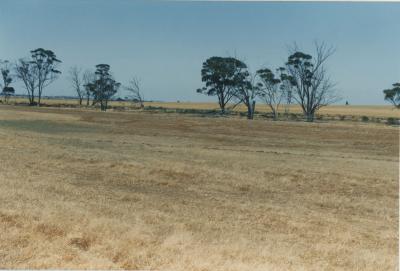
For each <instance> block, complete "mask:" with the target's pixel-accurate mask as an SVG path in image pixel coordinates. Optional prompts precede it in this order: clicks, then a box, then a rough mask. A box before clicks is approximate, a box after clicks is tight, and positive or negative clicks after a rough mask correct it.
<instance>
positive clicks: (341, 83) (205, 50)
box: [0, 0, 400, 104]
mask: <svg viewBox="0 0 400 271" xmlns="http://www.w3.org/2000/svg"><path fill="white" fill-rule="evenodd" d="M399 14H400V3H288V2H287V3H282V2H281V3H276V2H270V3H268V2H252V3H251V2H250V3H249V2H248V3H246V2H167V1H133V0H132V1H122V0H121V1H116V0H113V1H111V0H108V1H99V0H96V1H95V0H91V1H87V0H81V1H78V0H76V1H74V0H68V1H67V0H65V1H52V0H43V1H40V0H37V1H34V0H30V1H24V0H1V1H0V59H9V60H12V61H14V60H16V59H18V58H20V57H27V56H29V51H30V50H32V49H35V48H38V47H42V48H45V49H51V50H53V51H54V52H55V53H56V55H57V56H58V58H59V59H61V60H62V61H63V63H62V65H61V71H62V72H63V74H62V76H61V77H60V79H59V80H58V81H57V82H55V83H54V84H52V85H50V86H49V87H48V88H47V89H46V90H45V93H44V95H73V94H74V92H73V90H72V89H71V87H70V86H69V83H68V81H67V80H66V75H67V71H68V69H69V67H71V66H73V65H78V66H81V67H83V68H93V67H94V66H95V65H96V64H99V63H107V64H110V65H111V70H112V71H113V73H114V75H115V77H116V79H117V81H119V82H122V83H123V84H124V83H126V82H127V81H128V79H129V77H130V76H132V75H135V76H138V77H140V78H141V81H142V85H143V89H144V91H145V98H147V99H156V100H164V101H176V100H180V101H210V100H214V99H213V98H208V97H207V96H204V95H201V94H197V93H196V89H197V88H199V87H201V86H202V82H201V77H200V70H201V66H202V62H203V61H204V60H205V59H207V58H208V57H211V56H215V55H218V56H233V55H236V56H238V57H240V58H241V59H244V60H245V61H246V63H247V64H248V66H249V67H250V69H251V70H253V71H255V70H256V69H259V68H261V67H262V66H267V67H270V68H276V67H279V66H281V65H282V64H283V63H284V61H285V59H287V56H288V53H287V45H290V44H292V43H293V42H294V41H296V42H297V44H298V45H300V46H301V48H303V51H305V52H306V53H312V52H313V51H312V49H313V41H314V40H318V41H325V42H326V43H328V44H331V45H333V46H335V47H336V53H335V55H333V56H332V57H331V59H330V61H329V62H328V63H327V67H328V70H329V73H330V76H331V78H332V80H333V81H335V82H336V83H337V88H338V89H339V90H340V92H341V95H342V96H343V97H344V99H343V101H342V102H344V101H345V100H348V101H349V102H350V103H351V104H384V101H383V95H382V89H384V88H388V87H390V86H391V84H392V83H394V82H397V81H400V20H399ZM15 86H16V87H17V88H18V89H17V93H24V90H23V89H22V86H21V85H19V84H16V85H15ZM121 96H124V94H123V93H122V94H121Z"/></svg>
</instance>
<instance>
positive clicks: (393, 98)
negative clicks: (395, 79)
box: [383, 83, 400, 108]
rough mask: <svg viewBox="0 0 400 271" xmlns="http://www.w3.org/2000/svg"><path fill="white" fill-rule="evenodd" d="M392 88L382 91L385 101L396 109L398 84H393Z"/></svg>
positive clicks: (399, 93) (398, 101)
mask: <svg viewBox="0 0 400 271" xmlns="http://www.w3.org/2000/svg"><path fill="white" fill-rule="evenodd" d="M392 86H393V88H391V89H385V90H384V91H383V94H384V95H385V100H386V101H388V102H390V103H392V104H393V105H394V106H395V107H396V108H400V83H394V84H393V85H392Z"/></svg>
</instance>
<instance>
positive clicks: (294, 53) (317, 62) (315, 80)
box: [286, 43, 340, 121]
mask: <svg viewBox="0 0 400 271" xmlns="http://www.w3.org/2000/svg"><path fill="white" fill-rule="evenodd" d="M315 50H316V52H315V54H316V56H315V58H313V57H312V56H311V55H308V54H305V53H303V52H300V51H299V50H298V47H297V45H295V46H294V47H293V49H292V50H291V54H290V56H289V57H288V61H287V62H286V69H287V71H288V74H289V75H290V76H291V77H292V80H291V82H292V84H293V90H294V95H293V99H294V100H296V101H297V102H298V103H299V105H300V106H301V108H302V109H303V113H304V116H305V117H306V119H307V121H313V120H314V114H315V112H316V111H318V109H320V108H321V107H323V106H326V105H329V104H332V103H334V102H337V101H339V100H340V98H339V96H338V95H337V92H336V90H335V88H334V86H335V85H334V84H333V83H332V82H331V81H330V78H329V77H328V75H327V71H326V69H325V67H324V64H325V62H326V60H327V59H328V58H329V57H330V56H331V55H332V54H333V53H334V52H335V50H334V49H333V48H332V47H327V46H326V45H325V44H324V43H321V44H319V43H315Z"/></svg>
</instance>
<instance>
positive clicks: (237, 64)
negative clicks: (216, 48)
mask: <svg viewBox="0 0 400 271" xmlns="http://www.w3.org/2000/svg"><path fill="white" fill-rule="evenodd" d="M247 76H248V71H247V66H246V64H244V63H243V62H242V61H240V60H237V59H235V58H233V57H217V56H214V57H211V58H209V59H207V60H206V61H205V62H204V63H203V68H202V70H201V80H202V81H203V82H205V87H203V88H200V89H197V92H198V93H203V94H206V95H208V96H217V98H218V105H219V107H220V109H221V113H222V114H224V113H225V110H226V105H227V104H228V103H229V102H231V101H233V100H234V99H235V98H236V97H237V90H238V86H239V85H240V84H242V83H243V80H244V79H245V78H246V77H247Z"/></svg>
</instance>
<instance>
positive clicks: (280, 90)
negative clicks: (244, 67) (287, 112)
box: [257, 67, 293, 120]
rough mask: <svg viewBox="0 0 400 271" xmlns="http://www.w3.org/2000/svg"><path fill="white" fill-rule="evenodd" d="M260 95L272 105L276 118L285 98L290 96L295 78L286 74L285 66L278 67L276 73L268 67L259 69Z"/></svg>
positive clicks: (273, 115)
mask: <svg viewBox="0 0 400 271" xmlns="http://www.w3.org/2000/svg"><path fill="white" fill-rule="evenodd" d="M257 77H258V83H257V91H258V96H259V97H260V98H261V99H262V100H263V101H264V102H265V103H266V104H267V105H268V106H269V107H270V109H271V112H272V117H273V119H274V120H276V119H277V118H278V110H279V106H280V105H281V103H282V101H284V99H285V98H286V99H287V98H288V97H290V95H291V91H292V84H293V82H292V80H293V78H292V77H291V76H289V75H287V74H286V72H285V68H282V67H281V68H278V69H277V70H276V74H275V73H274V72H273V71H271V70H270V69H268V68H264V69H260V70H258V71H257Z"/></svg>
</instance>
